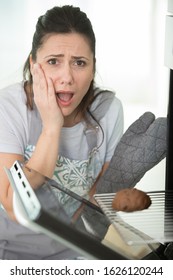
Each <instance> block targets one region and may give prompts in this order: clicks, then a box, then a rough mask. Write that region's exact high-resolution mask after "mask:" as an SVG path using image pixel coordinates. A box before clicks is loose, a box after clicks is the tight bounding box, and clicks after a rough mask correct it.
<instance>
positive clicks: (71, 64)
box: [0, 6, 123, 219]
mask: <svg viewBox="0 0 173 280" xmlns="http://www.w3.org/2000/svg"><path fill="white" fill-rule="evenodd" d="M95 63H96V58H95V35H94V32H93V29H92V25H91V22H90V20H89V19H88V18H87V16H86V14H85V13H83V12H82V11H80V9H79V8H77V7H73V6H63V7H54V8H53V9H51V10H48V11H47V12H46V14H45V15H43V16H40V17H39V19H38V22H37V25H36V31H35V34H34V36H33V43H32V50H31V53H30V54H29V57H28V59H27V61H26V63H25V66H24V81H23V82H22V83H19V84H15V85H12V86H10V87H8V88H6V89H3V90H1V94H0V127H1V130H0V186H1V187H0V202H1V204H2V205H3V207H4V208H5V210H6V212H7V213H8V215H9V217H11V219H15V216H14V213H13V204H12V197H13V191H12V189H11V187H10V184H9V181H8V179H7V176H6V174H5V172H4V169H3V167H4V166H6V167H11V166H12V164H13V163H14V161H15V160H19V161H22V162H25V165H26V167H28V168H32V169H34V170H36V171H38V172H40V173H41V174H44V175H45V176H48V177H50V178H51V177H53V178H54V179H55V180H56V181H57V182H58V183H59V184H62V185H65V186H66V187H68V188H70V189H71V190H72V191H74V192H78V194H80V195H81V196H84V197H86V198H89V196H91V195H92V194H93V192H94V186H95V182H96V180H97V178H98V176H101V175H102V173H103V172H104V170H105V169H106V168H107V167H108V165H109V161H110V159H111V157H112V155H113V152H114V149H115V147H116V145H117V143H118V141H119V139H120V137H121V136H122V133H123V110H122V106H121V102H120V101H119V100H118V99H117V98H116V97H115V96H113V98H112V97H111V96H112V95H111V93H109V92H104V91H101V90H99V89H96V88H95V85H94V75H95ZM109 96H110V97H109ZM110 100H111V101H110ZM60 195H61V197H60V199H61V201H63V203H64V204H65V203H67V205H68V201H67V197H66V196H65V195H62V194H60ZM69 207H71V205H70V206H69ZM72 208H73V207H72ZM75 210H76V208H75V207H74V209H72V213H74V211H75Z"/></svg>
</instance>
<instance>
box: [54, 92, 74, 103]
mask: <svg viewBox="0 0 173 280" xmlns="http://www.w3.org/2000/svg"><path fill="white" fill-rule="evenodd" d="M57 96H58V98H59V99H60V100H62V101H65V102H67V101H69V100H70V99H71V98H72V97H73V94H70V93H58V94H57Z"/></svg>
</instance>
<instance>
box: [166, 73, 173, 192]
mask: <svg viewBox="0 0 173 280" xmlns="http://www.w3.org/2000/svg"><path fill="white" fill-rule="evenodd" d="M167 119H168V127H167V155H166V186H165V189H166V190H173V70H172V69H170V81H169V102H168V116H167Z"/></svg>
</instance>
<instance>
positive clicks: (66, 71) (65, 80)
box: [60, 64, 73, 85]
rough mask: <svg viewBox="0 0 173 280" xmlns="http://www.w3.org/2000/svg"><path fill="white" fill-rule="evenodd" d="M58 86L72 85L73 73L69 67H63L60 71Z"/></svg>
mask: <svg viewBox="0 0 173 280" xmlns="http://www.w3.org/2000/svg"><path fill="white" fill-rule="evenodd" d="M61 70H62V72H61V77H60V84H63V85H64V84H65V85H71V84H73V72H72V69H71V67H70V65H67V64H66V65H64V66H63V68H62V69H61Z"/></svg>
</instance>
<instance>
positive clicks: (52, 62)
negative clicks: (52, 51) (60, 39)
mask: <svg viewBox="0 0 173 280" xmlns="http://www.w3.org/2000/svg"><path fill="white" fill-rule="evenodd" d="M48 63H49V64H50V65H55V64H58V62H57V59H55V58H51V59H49V60H48Z"/></svg>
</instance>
